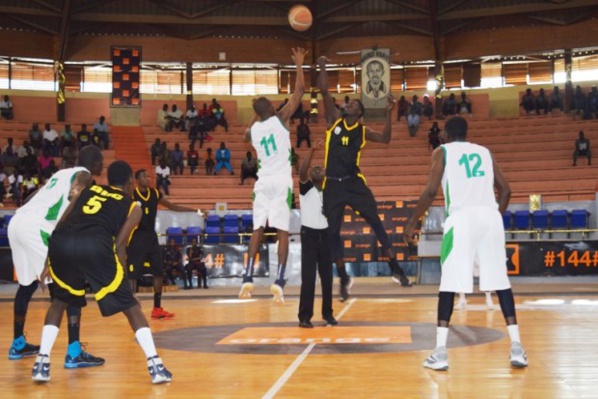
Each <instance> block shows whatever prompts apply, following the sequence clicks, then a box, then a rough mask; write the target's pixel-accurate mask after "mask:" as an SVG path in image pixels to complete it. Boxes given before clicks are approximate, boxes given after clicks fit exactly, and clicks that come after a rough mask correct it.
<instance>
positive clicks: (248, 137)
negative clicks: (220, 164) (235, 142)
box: [243, 100, 257, 141]
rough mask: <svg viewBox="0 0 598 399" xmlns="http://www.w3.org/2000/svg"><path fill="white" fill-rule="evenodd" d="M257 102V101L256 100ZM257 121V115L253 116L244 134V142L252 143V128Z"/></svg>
mask: <svg viewBox="0 0 598 399" xmlns="http://www.w3.org/2000/svg"><path fill="white" fill-rule="evenodd" d="M254 101H255V100H254ZM256 121H257V115H253V118H251V122H249V126H248V127H247V129H245V134H243V141H251V126H253V124H254V123H255V122H256Z"/></svg>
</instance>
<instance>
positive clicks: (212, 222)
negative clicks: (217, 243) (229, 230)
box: [206, 215, 220, 229]
mask: <svg viewBox="0 0 598 399" xmlns="http://www.w3.org/2000/svg"><path fill="white" fill-rule="evenodd" d="M208 227H218V228H219V229H220V216H218V215H208V217H207V218H206V228H208Z"/></svg>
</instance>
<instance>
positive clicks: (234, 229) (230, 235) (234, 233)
mask: <svg viewBox="0 0 598 399" xmlns="http://www.w3.org/2000/svg"><path fill="white" fill-rule="evenodd" d="M222 232H223V233H224V235H223V236H222V242H223V243H226V244H239V226H224V229H223V231H222Z"/></svg>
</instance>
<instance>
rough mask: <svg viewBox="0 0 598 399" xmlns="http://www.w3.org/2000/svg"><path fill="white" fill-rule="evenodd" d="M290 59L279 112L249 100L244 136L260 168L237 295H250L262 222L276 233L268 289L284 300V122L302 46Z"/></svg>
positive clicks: (287, 171)
mask: <svg viewBox="0 0 598 399" xmlns="http://www.w3.org/2000/svg"><path fill="white" fill-rule="evenodd" d="M292 52H293V55H292V58H293V61H294V62H295V66H296V68H297V79H296V81H295V92H294V93H293V95H292V96H291V98H290V99H289V101H288V103H287V104H286V105H285V106H284V107H283V108H281V109H280V110H279V111H275V110H274V105H273V104H272V102H271V101H270V100H268V99H267V98H265V97H259V98H258V99H257V100H255V101H254V102H253V110H254V111H255V114H256V116H255V118H254V120H255V122H254V123H253V124H252V125H251V127H250V128H249V129H247V132H246V139H247V140H251V144H252V145H253V147H254V148H255V151H256V153H257V157H258V162H259V165H260V168H259V170H258V172H257V175H258V177H259V179H258V180H257V181H256V182H255V186H254V189H253V198H254V199H253V229H254V230H253V233H252V234H251V239H250V240H249V254H248V257H247V258H248V260H247V266H246V268H245V275H244V277H243V285H242V286H241V291H240V292H239V298H251V292H252V291H253V268H254V262H255V256H256V254H257V251H258V248H259V244H260V242H261V240H262V236H263V234H264V228H265V227H266V222H267V223H268V224H269V226H270V227H273V228H275V229H276V230H277V235H278V271H277V274H276V280H275V281H274V284H272V285H271V286H270V292H271V293H272V295H273V296H274V301H275V302H277V303H281V304H283V303H284V295H283V288H284V284H285V279H284V272H285V268H286V264H287V257H288V253H289V224H290V219H291V201H292V199H293V176H292V170H291V156H290V155H291V139H290V133H289V129H288V128H287V126H288V121H289V118H290V117H291V115H293V113H294V112H295V110H296V109H297V107H298V105H299V104H300V103H301V97H303V92H304V90H305V82H304V78H303V70H302V69H301V65H303V60H304V58H305V55H306V54H307V52H306V51H305V49H303V48H297V49H292Z"/></svg>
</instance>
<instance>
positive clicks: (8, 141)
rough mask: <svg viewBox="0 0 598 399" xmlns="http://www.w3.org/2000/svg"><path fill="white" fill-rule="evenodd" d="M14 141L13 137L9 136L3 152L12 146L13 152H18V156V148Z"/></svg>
mask: <svg viewBox="0 0 598 399" xmlns="http://www.w3.org/2000/svg"><path fill="white" fill-rule="evenodd" d="M13 143H14V140H13V139H12V137H9V138H8V139H7V140H6V145H5V146H4V147H2V152H6V150H8V149H9V148H10V149H11V150H12V152H13V153H15V154H17V156H18V152H17V148H16V147H15V145H14V144H13Z"/></svg>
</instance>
